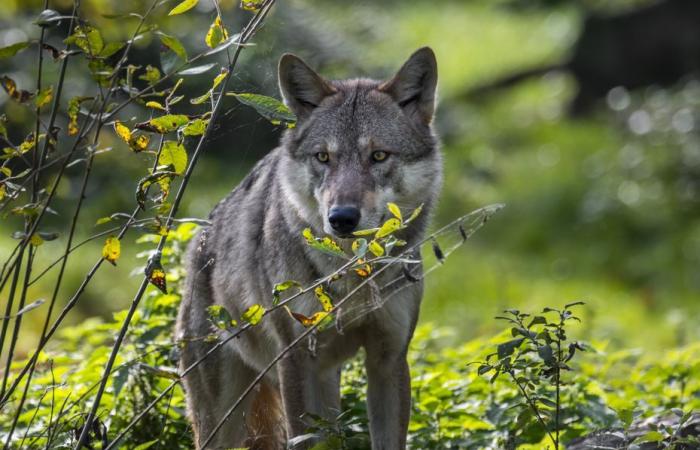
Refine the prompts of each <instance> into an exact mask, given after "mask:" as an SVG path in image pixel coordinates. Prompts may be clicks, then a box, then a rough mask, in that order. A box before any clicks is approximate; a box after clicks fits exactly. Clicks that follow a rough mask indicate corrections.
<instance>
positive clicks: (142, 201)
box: [136, 170, 177, 209]
mask: <svg viewBox="0 0 700 450" xmlns="http://www.w3.org/2000/svg"><path fill="white" fill-rule="evenodd" d="M175 175H177V174H176V173H175V172H171V171H167V170H163V171H157V172H153V173H152V174H150V175H148V176H147V177H145V178H142V179H141V180H139V184H138V186H137V187H136V203H137V204H138V205H139V207H140V208H141V209H146V194H147V193H148V188H150V187H151V186H152V185H153V184H154V183H158V184H159V185H160V186H161V188H162V187H163V183H164V181H165V180H168V181H169V180H170V179H171V178H172V177H174V176H175Z"/></svg>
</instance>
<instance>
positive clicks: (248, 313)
mask: <svg viewBox="0 0 700 450" xmlns="http://www.w3.org/2000/svg"><path fill="white" fill-rule="evenodd" d="M263 315H265V307H264V306H262V305H258V304H255V305H253V306H251V307H250V308H248V309H246V310H245V312H244V313H243V315H242V316H241V320H243V321H244V322H247V323H249V324H251V325H257V324H258V323H260V320H261V319H262V318H263Z"/></svg>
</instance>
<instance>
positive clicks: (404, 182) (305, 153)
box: [176, 48, 442, 450]
mask: <svg viewBox="0 0 700 450" xmlns="http://www.w3.org/2000/svg"><path fill="white" fill-rule="evenodd" d="M278 75H279V87H280V91H281V94H282V97H283V99H284V101H285V103H286V104H287V106H288V107H289V108H290V109H291V110H292V111H293V112H294V113H295V114H296V116H297V125H296V127H295V128H293V129H289V130H287V131H286V132H285V134H284V136H283V137H282V139H281V144H280V146H279V147H277V148H276V149H274V150H272V151H271V152H270V153H269V154H268V155H267V156H266V157H265V158H263V159H262V160H261V161H260V162H259V163H258V164H257V165H256V166H255V167H254V168H253V170H252V171H251V172H250V173H249V174H248V175H247V177H245V179H244V180H243V181H242V182H241V183H240V185H239V186H238V187H236V188H235V189H234V190H233V191H232V192H231V194H230V195H229V196H228V197H227V198H225V199H224V200H222V201H221V202H220V203H219V204H218V205H217V206H216V207H215V209H214V210H213V212H212V213H211V216H210V218H211V222H212V224H211V226H210V227H208V228H206V229H204V230H203V231H202V232H201V233H200V234H199V235H198V237H196V238H195V239H194V241H193V242H192V244H191V246H190V248H189V250H188V256H187V280H186V287H185V291H184V293H183V301H182V305H181V307H180V312H179V316H178V321H177V327H176V328H177V329H176V335H177V337H178V338H181V339H183V340H184V341H186V342H187V343H186V344H185V345H184V348H183V349H182V356H181V366H182V367H183V368H184V367H187V366H189V365H190V364H192V363H193V362H194V361H196V360H197V359H198V358H200V357H201V356H202V355H203V354H204V353H205V352H206V351H207V350H208V349H209V348H211V345H212V344H210V343H205V342H203V340H197V339H188V338H193V337H197V336H200V337H201V336H205V335H207V334H209V333H211V323H210V322H209V320H208V316H207V312H206V308H207V307H208V306H210V305H222V306H225V307H226V308H227V309H228V310H229V311H230V312H231V313H232V314H233V316H234V317H238V316H240V314H241V313H242V312H243V311H245V310H246V309H247V308H248V307H249V306H251V305H254V304H262V305H266V306H268V307H269V306H270V303H271V302H272V297H271V291H272V289H273V286H274V285H275V284H276V283H279V282H281V281H284V280H288V279H292V280H297V281H299V282H300V283H302V284H303V285H305V286H308V285H310V284H311V283H313V282H314V280H317V279H319V278H321V277H323V276H324V275H326V274H329V273H331V271H332V270H334V269H336V268H338V267H340V265H341V264H342V262H343V261H342V260H341V259H340V258H338V257H334V256H329V255H325V254H323V253H320V252H318V251H316V250H314V249H311V248H309V247H308V245H306V244H305V242H304V240H303V238H301V233H302V230H303V229H304V228H306V227H311V229H312V230H313V232H314V234H316V235H323V234H324V233H325V234H329V235H332V236H334V238H335V239H337V240H338V242H340V243H342V245H347V244H348V243H349V242H351V239H349V238H350V237H351V233H352V231H353V230H357V229H364V228H371V227H376V226H378V225H380V224H381V223H382V222H383V220H386V219H387V218H388V217H387V207H386V205H387V202H393V203H396V204H397V205H399V206H400V207H401V208H402V209H403V208H405V209H406V210H407V211H411V210H413V208H415V207H417V206H419V205H421V204H423V205H424V209H423V213H422V214H421V215H420V216H419V217H418V219H417V220H415V221H414V222H413V223H412V224H411V225H410V226H409V227H408V228H407V229H406V230H402V231H401V233H403V234H401V235H400V237H401V238H402V239H404V240H406V241H407V242H408V243H409V245H410V244H411V243H415V242H417V241H418V240H419V239H421V237H422V236H423V235H424V232H425V229H426V226H427V223H428V217H429V215H430V211H431V209H432V208H433V206H434V205H435V203H436V199H437V196H438V194H439V191H440V188H441V184H442V157H441V154H440V150H439V145H438V139H437V137H436V135H435V133H434V131H433V127H432V119H433V114H434V109H435V98H436V85H437V64H436V61H435V55H434V53H433V51H432V50H431V49H429V48H422V49H420V50H418V51H416V52H415V53H414V54H413V55H412V56H411V57H410V58H409V59H408V60H407V61H406V63H405V64H404V65H403V66H402V67H401V69H400V70H399V71H398V72H397V73H396V75H395V76H394V77H393V78H391V79H389V80H388V81H376V80H371V79H348V80H341V81H330V80H326V79H324V78H322V77H321V76H320V75H319V74H317V73H316V72H315V71H314V70H312V69H311V68H310V67H309V66H308V65H307V64H306V63H304V62H303V61H302V60H301V59H299V58H298V57H296V56H293V55H291V54H286V55H284V56H282V58H281V59H280V63H279V73H278ZM390 269H393V267H390ZM390 269H387V270H386V271H385V272H384V273H382V274H381V275H380V276H378V277H377V278H380V280H379V281H380V282H381V280H382V279H383V280H385V281H387V280H390V279H393V278H396V276H397V275H400V274H401V270H400V269H396V270H393V271H392V270H390ZM353 283H354V284H353ZM357 284H358V281H357V280H354V279H352V277H346V278H344V279H343V280H342V281H341V282H339V283H338V284H337V285H336V283H333V285H332V290H331V293H332V295H333V296H334V297H335V298H338V299H340V298H342V297H343V295H344V294H343V292H348V291H349V290H350V289H351V288H352V287H353V286H357ZM422 293H423V286H422V283H421V282H415V283H412V284H411V285H410V287H409V288H408V289H403V290H402V291H401V294H400V296H398V298H395V299H392V301H390V302H387V303H386V304H384V305H383V306H382V307H381V308H378V309H375V310H373V311H371V312H370V313H367V314H366V315H364V316H363V317H362V318H361V320H356V321H353V325H352V326H350V327H349V328H348V329H344V330H343V332H342V333H341V332H339V330H337V329H335V328H333V327H330V328H329V329H327V330H324V331H322V332H321V333H319V334H318V340H317V344H316V348H315V351H313V352H312V351H310V349H309V348H308V346H299V348H296V349H295V350H294V351H292V352H291V353H290V354H288V355H287V356H286V357H285V358H283V359H282V360H281V361H280V362H279V363H278V364H277V365H276V367H275V369H276V370H273V371H271V372H270V373H269V374H268V376H267V377H266V379H265V380H264V383H262V385H260V386H259V387H258V389H257V390H256V391H254V392H252V393H251V395H250V396H248V398H246V399H245V401H244V402H243V403H242V404H241V407H240V408H238V410H237V411H236V412H235V413H234V414H233V416H231V418H230V419H229V421H228V422H226V424H225V425H224V426H223V427H222V428H221V429H220V430H219V432H218V433H217V434H216V435H215V437H214V439H213V440H212V441H211V442H212V444H210V445H209V446H207V447H208V448H231V447H239V446H249V447H250V448H260V449H265V450H269V449H276V448H285V445H286V444H285V440H286V439H290V438H292V437H295V436H299V435H302V434H304V433H305V429H306V427H307V426H308V424H306V423H305V422H304V421H303V420H302V415H303V414H304V413H314V414H317V415H320V416H322V417H326V418H329V419H330V418H333V417H335V416H336V415H337V414H338V413H339V409H340V393H339V383H340V374H341V367H342V363H343V362H344V361H345V360H347V359H348V358H349V357H351V356H353V355H354V354H356V353H357V351H358V350H359V349H360V348H364V350H365V354H366V363H365V364H366V369H367V379H368V387H367V389H368V390H367V399H368V400H367V403H368V412H369V426H370V434H371V441H372V448H373V449H375V450H397V449H402V448H405V446H406V433H407V427H408V421H409V414H410V401H411V398H410V377H409V367H408V364H407V362H406V351H407V347H408V345H409V341H410V340H411V337H412V335H413V331H414V328H415V325H416V321H417V319H418V312H419V305H420V301H421V297H422ZM356 296H357V298H354V297H353V298H352V299H351V300H349V301H352V302H357V303H361V302H369V301H372V300H371V299H370V297H371V296H372V293H371V292H369V289H362V290H360V291H358V292H357V294H356ZM294 309H295V310H296V311H298V312H300V313H302V314H307V315H311V314H312V313H313V312H314V311H317V310H318V301H317V300H316V298H315V297H314V296H313V294H311V295H309V296H308V297H304V296H302V297H300V298H298V299H296V300H295V301H294ZM302 331H303V327H302V325H300V324H299V323H297V322H295V321H294V320H291V319H290V317H289V316H288V315H287V314H286V313H285V312H284V311H282V310H281V309H280V310H278V311H275V312H274V313H272V314H270V315H269V316H267V317H265V318H264V319H263V320H262V322H261V323H260V324H259V325H257V326H256V327H254V328H252V329H250V330H248V332H246V333H243V334H242V335H241V336H240V338H238V339H234V340H233V341H231V342H229V343H228V344H227V345H226V346H224V347H222V348H221V349H220V350H218V351H217V352H216V353H214V354H213V355H212V356H211V357H209V358H208V359H206V360H205V362H204V363H202V364H200V365H199V366H198V367H197V368H196V369H195V370H193V371H192V372H190V373H189V374H188V375H187V376H186V377H185V378H184V387H185V392H186V397H187V409H188V415H189V418H190V421H191V423H192V427H193V429H194V436H195V442H196V443H197V447H198V448H201V443H202V442H203V441H204V440H205V439H206V438H207V436H208V435H209V434H210V433H211V430H212V429H213V427H214V426H215V425H216V423H217V422H218V421H219V420H221V418H222V417H223V415H224V413H225V411H226V410H227V409H228V408H229V407H230V406H231V405H232V404H233V403H234V402H235V401H236V400H237V399H238V397H239V396H240V394H241V392H242V391H243V390H244V389H245V388H246V387H247V386H248V385H249V384H250V383H251V382H252V380H253V378H254V377H255V376H256V374H257V373H258V371H260V370H261V369H262V368H263V367H264V366H265V365H266V364H268V363H269V362H270V361H271V360H272V358H273V357H274V356H275V355H276V354H277V353H278V352H280V350H281V349H282V348H284V347H285V346H286V345H287V344H288V343H289V342H291V341H292V340H293V339H294V338H295V337H296V336H298V335H299V334H300V333H301V332H302ZM253 394H256V395H253Z"/></svg>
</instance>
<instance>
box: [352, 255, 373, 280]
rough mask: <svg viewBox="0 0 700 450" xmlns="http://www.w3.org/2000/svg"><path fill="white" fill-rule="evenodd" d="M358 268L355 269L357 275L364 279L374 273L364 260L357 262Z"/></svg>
mask: <svg viewBox="0 0 700 450" xmlns="http://www.w3.org/2000/svg"><path fill="white" fill-rule="evenodd" d="M357 264H358V265H357V266H355V267H353V270H355V273H356V274H357V275H359V276H360V277H362V278H367V277H368V276H370V274H371V273H372V266H371V265H370V264H367V263H365V262H364V260H362V259H358V260H357Z"/></svg>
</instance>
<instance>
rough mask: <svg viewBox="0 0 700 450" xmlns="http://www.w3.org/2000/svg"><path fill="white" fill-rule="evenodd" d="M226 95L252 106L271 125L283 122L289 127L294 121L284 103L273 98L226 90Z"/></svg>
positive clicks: (293, 116) (294, 117) (292, 114)
mask: <svg viewBox="0 0 700 450" xmlns="http://www.w3.org/2000/svg"><path fill="white" fill-rule="evenodd" d="M226 95H232V96H234V97H236V99H237V100H238V101H239V102H241V103H243V104H244V105H248V106H251V107H253V108H254V109H255V110H256V111H257V112H258V114H260V115H261V116H263V117H264V118H266V119H267V120H269V121H270V123H272V124H273V125H279V124H284V125H285V126H287V127H289V128H291V127H293V126H294V124H295V123H296V116H295V115H294V113H292V112H291V111H290V110H289V108H287V106H286V105H285V104H284V103H282V102H280V101H279V100H277V99H275V98H272V97H268V96H266V95H260V94H248V93H243V94H236V93H233V92H227V93H226Z"/></svg>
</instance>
